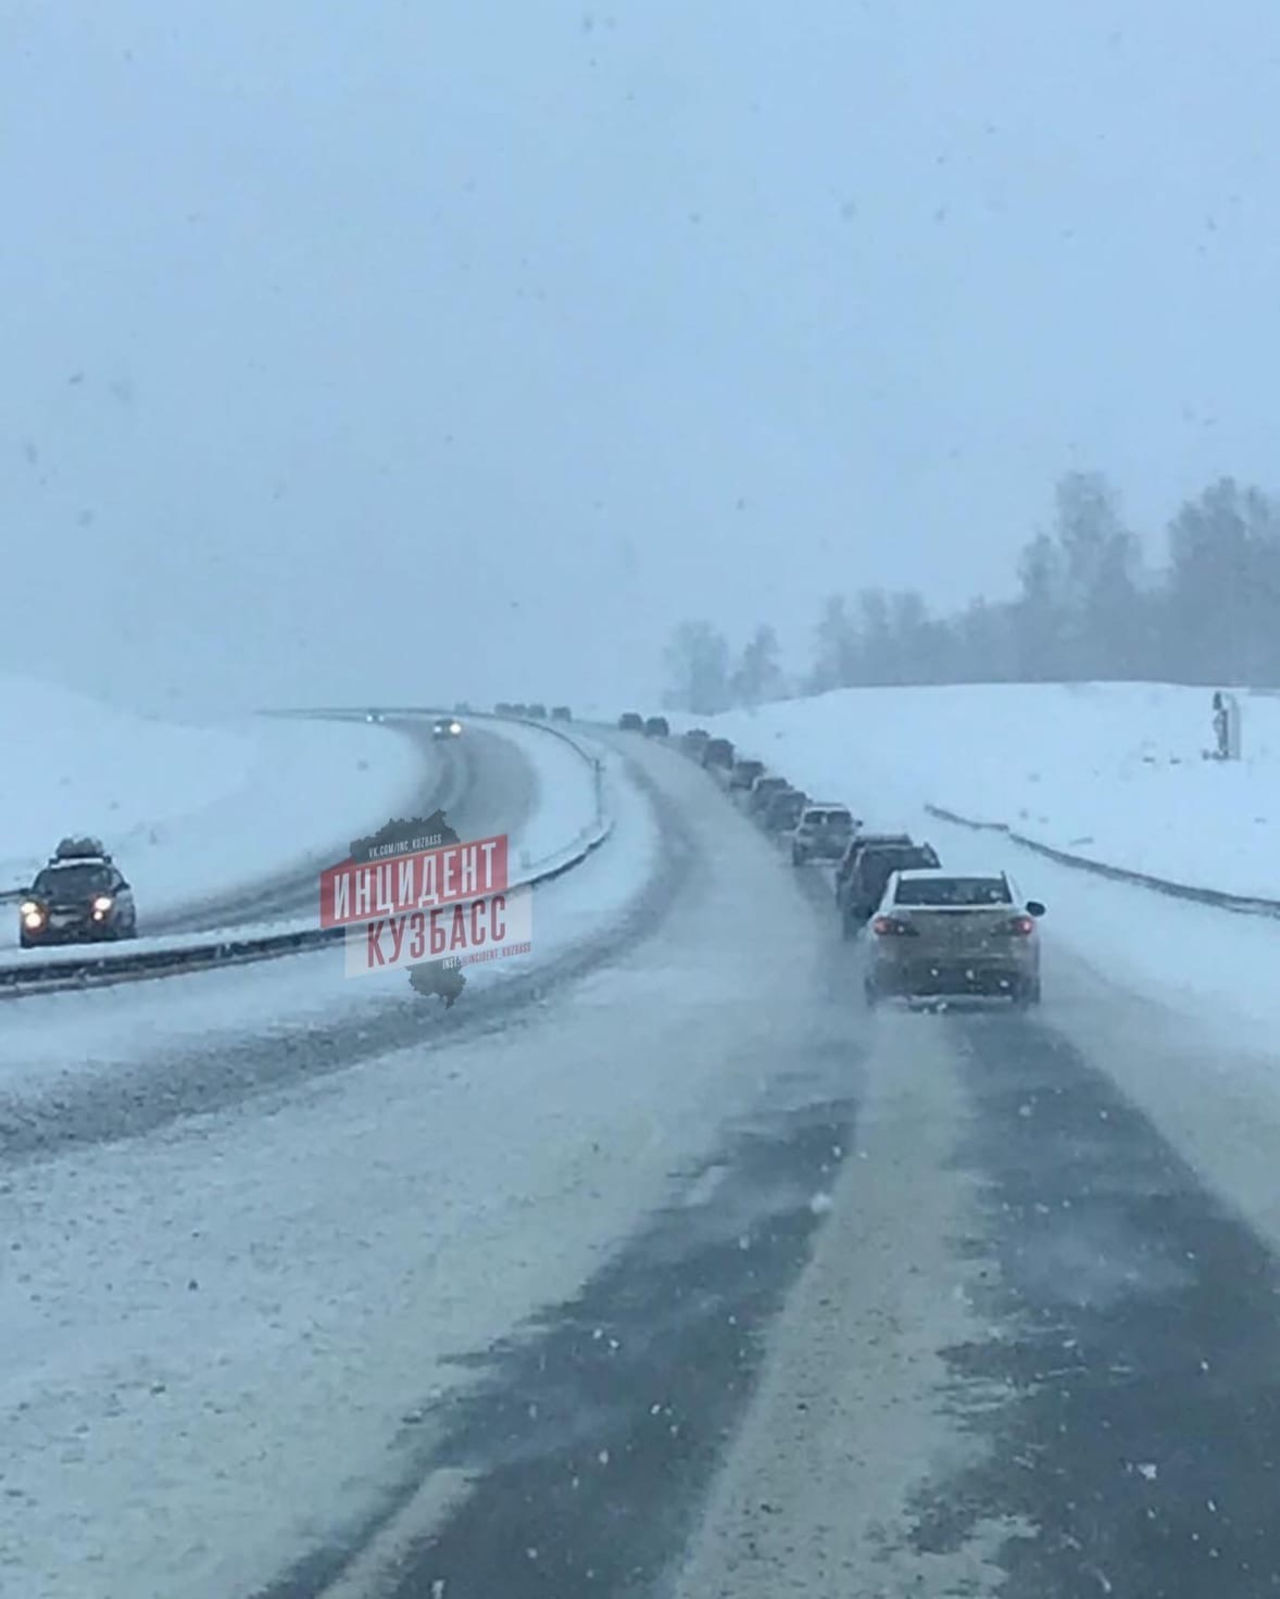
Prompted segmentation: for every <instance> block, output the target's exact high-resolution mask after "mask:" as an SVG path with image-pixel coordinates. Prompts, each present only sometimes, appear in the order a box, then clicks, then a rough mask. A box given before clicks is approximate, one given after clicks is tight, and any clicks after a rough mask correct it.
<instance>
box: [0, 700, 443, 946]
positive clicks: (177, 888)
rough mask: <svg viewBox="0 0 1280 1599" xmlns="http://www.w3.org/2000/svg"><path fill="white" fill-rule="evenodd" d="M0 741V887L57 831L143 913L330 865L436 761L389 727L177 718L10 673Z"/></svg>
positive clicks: (39, 859)
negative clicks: (110, 864)
mask: <svg viewBox="0 0 1280 1599" xmlns="http://www.w3.org/2000/svg"><path fill="white" fill-rule="evenodd" d="M0 748H3V749H4V751H5V754H6V757H7V764H8V766H9V768H10V771H11V772H12V773H13V774H14V780H13V781H11V782H9V783H8V784H6V785H5V789H4V794H3V796H2V797H0V890H3V889H6V888H13V887H18V886H21V885H23V884H25V883H28V882H30V880H31V877H32V876H33V875H34V873H35V872H36V871H37V870H38V869H39V867H40V866H41V865H43V863H44V861H45V859H46V858H47V856H48V854H49V851H50V850H51V849H52V848H53V846H54V844H56V843H57V841H58V839H59V838H60V837H62V836H63V835H64V834H68V833H76V834H82V833H92V834H93V835H94V836H96V837H99V838H101V839H102V840H103V842H104V843H105V844H106V846H107V848H108V849H109V850H111V852H112V853H113V854H114V855H115V856H116V857H117V859H118V860H119V861H120V863H121V866H122V867H123V868H124V870H125V872H126V874H127V875H128V877H129V879H130V881H131V882H132V883H133V885H134V889H135V892H136V895H137V899H138V905H139V910H140V914H141V917H142V919H143V920H145V918H146V917H147V916H148V915H155V914H160V913H163V912H165V911H169V910H173V909H175V908H177V907H179V906H181V905H185V904H189V903H192V902H195V901H199V900H201V899H205V898H208V897H211V896H214V895H218V896H221V895H225V894H228V893H233V892H235V891H236V890H238V889H240V888H246V889H247V888H249V887H250V886H252V885H253V884H255V883H258V882H261V881H262V880H263V879H264V878H269V877H273V876H277V875H279V874H280V873H282V872H285V871H287V870H289V869H291V868H296V869H297V870H299V871H303V870H307V869H310V867H311V866H312V865H316V866H317V868H318V866H319V865H320V864H328V863H329V862H330V861H331V860H333V859H334V858H335V851H336V852H337V853H338V858H340V856H341V852H342V851H343V850H345V848H346V844H347V842H348V841H349V840H350V839H351V838H352V837H354V836H357V835H358V834H360V833H362V832H365V831H367V830H368V829H369V828H370V827H371V826H377V825H378V824H379V822H380V821H383V820H385V819H386V817H387V816H388V815H389V814H395V813H396V812H397V811H400V810H403V808H404V807H405V806H408V805H412V804H417V803H420V802H421V800H422V797H423V793H424V790H425V789H427V788H429V787H430V784H431V781H432V778H431V771H432V764H431V761H430V757H429V756H427V755H425V754H424V752H423V749H422V747H421V746H420V745H418V744H416V743H415V742H414V741H413V740H411V739H410V738H408V737H406V736H405V735H404V734H403V733H399V732H397V731H396V730H395V729H394V728H389V727H381V726H376V725H369V724H367V723H364V722H362V721H356V720H350V721H339V720H334V721H318V720H312V719H302V718H300V719H298V720H291V719H287V718H283V717H270V718H267V717H263V718H256V719H253V720H251V721H242V722H237V723H234V724H228V725H226V726H223V727H198V728H197V727H181V726H176V725H170V724H168V723H163V722H158V721H153V720H149V719H146V718H143V717H137V716H132V715H129V714H127V713H125V712H122V711H119V710H116V709H114V708H112V707H108V706H104V705H99V704H98V703H96V702H95V701H92V700H89V699H86V698H84V697H83V696H80V695H74V694H69V693H67V692H65V691H63V690H61V689H52V688H50V687H48V686H47V685H45V684H40V683H28V682H25V681H22V680H15V679H0ZM0 924H2V925H3V926H4V930H5V933H6V935H10V929H9V926H8V922H7V918H0Z"/></svg>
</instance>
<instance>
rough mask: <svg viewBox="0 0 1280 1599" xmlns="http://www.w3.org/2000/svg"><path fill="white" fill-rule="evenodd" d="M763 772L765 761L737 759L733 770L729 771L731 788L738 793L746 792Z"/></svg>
mask: <svg viewBox="0 0 1280 1599" xmlns="http://www.w3.org/2000/svg"><path fill="white" fill-rule="evenodd" d="M763 772H764V762H763V761H753V760H749V759H743V760H740V761H735V762H734V765H733V770H732V771H731V772H730V773H729V788H730V790H731V791H733V792H736V793H743V792H745V791H746V790H747V789H749V788H750V787H751V785H752V784H753V783H754V782H755V780H756V778H757V777H759V776H760V775H761V774H762V773H763Z"/></svg>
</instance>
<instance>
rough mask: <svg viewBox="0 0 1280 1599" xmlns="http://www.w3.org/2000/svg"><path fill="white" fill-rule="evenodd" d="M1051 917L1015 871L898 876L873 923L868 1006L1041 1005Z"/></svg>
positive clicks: (932, 871) (915, 872) (928, 872)
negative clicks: (968, 1000)
mask: <svg viewBox="0 0 1280 1599" xmlns="http://www.w3.org/2000/svg"><path fill="white" fill-rule="evenodd" d="M1043 915H1044V906H1043V905H1042V904H1041V903H1040V901H1039V900H1034V899H1024V898H1023V895H1022V890H1021V889H1020V888H1019V887H1018V885H1017V884H1016V883H1015V882H1014V881H1013V879H1012V878H1011V877H1010V876H1009V874H1008V873H1007V872H1000V871H996V872H948V871H944V870H942V869H941V868H936V869H929V870H912V871H902V872H895V873H894V874H893V876H892V877H891V878H890V879H889V884H888V887H887V888H886V889H885V891H884V898H883V899H882V900H881V901H880V908H879V910H878V911H877V912H876V914H875V915H874V916H873V917H872V919H871V926H870V930H869V938H870V944H869V948H868V951H867V967H866V974H865V977H864V986H865V989H866V996H867V1003H868V1004H869V1005H875V1004H877V1003H878V1002H879V1001H880V1000H882V999H923V998H946V997H950V996H953V995H955V996H959V995H971V994H972V995H978V994H981V995H987V996H1003V997H1004V998H1007V999H1011V1000H1012V1001H1013V1003H1014V1004H1015V1005H1018V1006H1027V1005H1038V1004H1039V1003H1040V933H1039V928H1038V925H1037V924H1038V922H1039V920H1040V918H1041V917H1042V916H1043Z"/></svg>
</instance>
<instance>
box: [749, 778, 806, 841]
mask: <svg viewBox="0 0 1280 1599" xmlns="http://www.w3.org/2000/svg"><path fill="white" fill-rule="evenodd" d="M808 803H809V796H808V795H807V794H805V793H804V792H803V791H802V790H800V789H798V788H788V789H783V790H782V791H781V792H780V793H775V794H774V795H773V796H772V797H771V798H770V800H769V803H768V804H767V805H766V806H765V808H764V813H763V815H762V816H761V818H760V825H761V826H762V827H763V828H764V830H765V832H766V833H774V834H777V833H789V832H790V831H791V829H792V828H793V827H795V826H796V825H797V824H798V822H799V821H800V818H801V816H803V815H804V811H805V807H806V806H807V805H808Z"/></svg>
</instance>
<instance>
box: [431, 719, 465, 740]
mask: <svg viewBox="0 0 1280 1599" xmlns="http://www.w3.org/2000/svg"><path fill="white" fill-rule="evenodd" d="M461 732H462V723H461V722H460V721H459V720H458V718H457V717H456V716H438V717H437V718H436V720H435V722H434V723H433V724H432V727H431V736H432V738H457V737H458V736H459V734H460V733H461Z"/></svg>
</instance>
